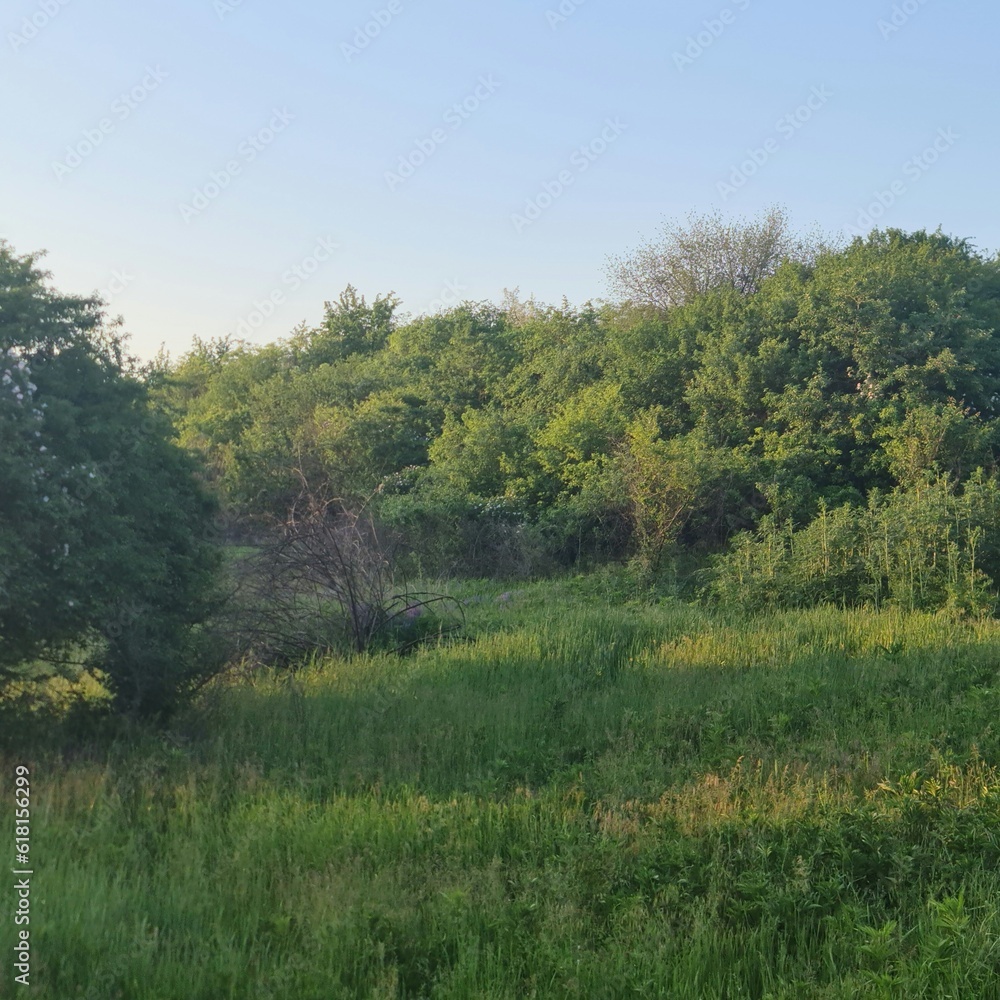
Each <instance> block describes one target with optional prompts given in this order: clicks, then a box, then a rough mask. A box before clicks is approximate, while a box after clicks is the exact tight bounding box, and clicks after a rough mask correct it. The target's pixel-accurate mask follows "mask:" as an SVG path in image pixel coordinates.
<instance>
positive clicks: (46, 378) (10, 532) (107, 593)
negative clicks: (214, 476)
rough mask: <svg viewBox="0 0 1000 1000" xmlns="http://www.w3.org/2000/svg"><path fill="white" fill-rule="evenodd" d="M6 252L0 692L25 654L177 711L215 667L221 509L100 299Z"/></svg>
mask: <svg viewBox="0 0 1000 1000" xmlns="http://www.w3.org/2000/svg"><path fill="white" fill-rule="evenodd" d="M38 258H39V255H38V254H29V255H26V256H18V255H16V254H15V253H14V252H13V250H12V249H11V248H10V247H9V246H8V245H7V244H5V243H4V244H0V356H2V361H0V383H2V390H0V684H2V683H4V682H10V681H11V680H12V679H16V678H20V677H24V676H26V672H25V669H24V665H25V664H26V663H28V662H29V661H38V660H41V661H44V662H45V663H47V664H49V666H50V668H51V667H52V665H53V664H58V663H60V662H65V661H67V660H73V661H75V662H77V663H79V664H80V665H86V666H88V667H89V668H90V669H92V670H94V671H97V672H99V673H100V675H101V677H102V678H103V680H104V682H105V683H106V685H107V686H108V687H109V689H110V691H111V693H112V694H113V695H114V698H115V703H116V705H117V707H118V708H119V709H121V710H123V711H128V712H132V713H135V714H138V715H145V716H151V715H157V714H160V713H163V712H167V711H169V710H170V709H171V708H172V707H173V706H174V705H175V704H176V703H177V700H178V699H179V698H180V697H182V696H183V695H184V694H185V693H186V692H187V691H189V690H191V688H192V687H193V686H194V685H195V684H197V683H198V682H199V681H200V680H202V679H204V678H205V677H206V676H207V675H209V674H211V673H212V672H213V671H214V669H215V665H216V662H217V661H214V660H213V659H212V657H211V656H207V655H206V649H205V646H204V643H203V641H202V640H203V639H204V633H203V632H202V631H201V626H202V625H203V623H204V622H205V620H206V618H207V617H208V614H209V612H210V610H211V607H212V601H211V598H212V595H213V592H214V585H215V572H216V568H217V565H218V556H217V552H216V549H215V547H214V546H213V545H212V544H211V541H210V536H211V532H212V530H213V521H212V518H213V513H214V507H213V504H212V502H211V501H210V500H209V498H208V496H207V495H206V493H205V492H204V491H203V489H202V487H201V486H200V485H199V482H198V479H197V469H196V466H195V465H194V463H193V461H192V460H191V459H190V458H189V456H188V455H187V454H186V453H184V452H183V451H181V450H180V449H179V448H178V447H177V446H176V445H174V443H173V442H172V440H171V433H172V432H171V428H170V425H169V423H168V422H167V420H166V419H165V418H164V417H163V416H161V415H158V414H157V413H156V412H155V411H154V410H153V408H152V407H151V405H150V400H149V390H148V387H147V386H146V384H145V382H144V381H143V379H142V377H141V375H142V373H141V371H140V370H139V369H138V368H137V367H136V366H135V364H134V362H132V361H130V359H128V358H127V357H126V355H125V351H124V340H123V338H122V336H121V335H120V334H119V332H118V331H117V330H116V328H114V327H113V326H108V325H107V324H106V323H105V321H104V315H103V312H102V303H101V302H100V301H99V300H97V299H84V298H76V297H72V296H64V295H60V294H59V293H58V292H57V291H55V290H54V289H53V288H52V287H51V286H50V285H49V284H48V281H47V279H48V277H49V275H48V274H47V273H46V272H44V271H41V270H40V269H39V268H38V267H37V261H38Z"/></svg>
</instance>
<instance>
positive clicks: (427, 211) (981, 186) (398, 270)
mask: <svg viewBox="0 0 1000 1000" xmlns="http://www.w3.org/2000/svg"><path fill="white" fill-rule="evenodd" d="M366 26H367V33H366ZM998 28H1000V10H998V8H997V7H996V6H995V5H994V4H987V3H986V2H985V0H967V2H958V3H952V4H945V3H944V2H943V0H923V2H920V0H903V2H900V3H896V2H893V0H889V2H879V0H843V2H841V3H838V4H835V5H834V4H821V5H803V4H793V3H791V2H789V0H772V2H770V3H764V2H763V0H731V2H729V3H723V2H721V0H709V2H702V0H697V2H692V3H688V4H685V5H677V6H675V7H672V8H671V9H664V7H663V6H662V5H659V4H652V3H639V2H628V0H626V2H623V3H619V4H614V5H612V4H611V3H609V2H607V0H582V2H581V0H512V2H508V3H506V4H504V5H502V6H501V5H481V6H480V5H471V4H460V3H457V2H454V0H422V2H415V0H391V2H389V0H367V2H360V3H359V2H354V0H345V2H342V3H340V4H337V5H336V6H334V5H330V6H327V5H324V4H320V3H317V2H315V0H298V2H294V3H290V4H284V5H278V4H274V3H267V2H265V0H241V2H237V0H177V2H175V3H172V4H170V5H169V6H168V5H162V6H157V7H155V8H152V9H149V8H147V7H145V6H142V5H132V4H126V3H124V2H123V0H106V2H104V3H101V4H96V3H94V2H93V0H10V2H8V3H7V4H6V5H5V6H4V11H3V13H2V14H0V30H2V35H3V37H2V38H0V46H2V51H3V58H2V59H0V81H2V84H3V92H4V94H5V96H6V100H5V102H4V105H5V119H6V120H5V123H4V124H5V139H6V143H5V147H6V154H5V155H4V156H3V157H2V159H0V171H2V190H3V192H4V198H3V201H2V205H0V238H3V239H6V240H8V241H9V242H10V243H11V244H12V245H13V247H14V249H15V250H16V251H17V252H20V253H25V252H28V251H33V250H41V249H45V250H47V251H48V256H47V258H46V261H45V266H46V267H47V268H48V269H49V270H51V271H52V274H53V280H54V283H55V284H56V286H57V287H58V288H59V289H60V290H62V291H66V292H76V293H80V294H89V293H91V292H94V291H99V292H102V293H103V294H104V295H105V297H107V298H110V312H111V313H112V314H121V315H122V316H123V318H124V320H125V328H126V329H127V330H128V331H129V332H130V333H131V335H132V343H133V348H134V349H135V350H136V351H137V353H139V354H140V355H141V356H143V357H146V358H149V357H151V356H152V355H153V354H155V353H156V351H157V350H158V348H159V347H160V345H161V344H165V345H166V347H167V349H168V350H169V351H170V352H171V353H172V354H174V355H175V356H176V355H178V354H180V353H183V352H184V351H185V350H186V349H187V348H188V347H189V346H190V344H191V341H192V339H193V338H194V337H195V336H197V337H201V338H206V339H207V338H211V337H218V336H223V335H226V334H230V335H234V334H238V333H243V334H248V336H247V339H249V340H251V341H253V342H257V343H263V342H265V341H270V340H275V339H277V338H279V337H283V336H286V335H287V334H288V333H289V332H290V331H291V330H292V329H293V328H294V327H295V326H296V325H297V324H298V323H300V322H302V321H306V322H309V323H315V322H317V321H318V320H319V318H320V317H321V315H322V311H323V303H324V301H325V300H329V299H335V298H336V297H337V295H338V294H339V292H340V291H341V290H342V289H343V288H344V287H345V286H346V285H347V284H348V283H350V284H353V285H355V286H356V287H357V288H358V289H359V291H361V292H362V293H363V294H365V295H366V296H367V297H368V298H369V299H371V298H374V297H375V295H377V294H379V293H387V292H389V291H394V292H395V293H396V294H397V295H399V296H400V298H401V299H402V309H403V311H405V312H409V313H412V314H420V313H423V312H426V311H433V310H435V309H437V308H440V307H441V306H447V305H449V304H453V303H454V302H457V301H458V300H460V299H471V300H486V299H488V300H492V301H496V302H499V301H500V299H501V297H502V293H503V290H504V288H514V287H519V288H520V292H521V295H522V296H523V297H527V296H529V295H534V296H535V297H536V298H538V299H539V300H541V301H544V302H559V301H560V300H561V299H562V298H563V297H564V296H565V297H567V298H568V299H569V300H570V301H571V302H574V303H582V302H584V301H586V300H588V299H598V298H601V297H605V296H607V295H608V287H607V284H606V278H605V273H606V261H607V257H608V256H609V255H616V254H621V253H623V252H625V251H627V250H628V249H630V248H632V247H634V246H636V245H637V244H639V243H640V242H642V241H643V240H644V239H646V238H650V237H654V236H655V235H656V232H657V230H658V229H659V227H660V226H661V225H662V223H663V221H664V219H665V218H682V217H683V216H685V215H686V214H687V213H689V212H692V211H694V212H708V211H713V210H716V209H718V210H720V211H721V212H723V213H724V214H726V215H734V216H747V217H752V216H754V215H756V214H758V213H759V212H761V211H762V210H764V209H766V208H767V207H768V206H770V205H772V204H781V205H784V206H785V207H786V208H787V209H788V211H789V213H790V215H791V217H792V219H793V220H794V222H795V223H796V225H797V226H798V227H800V228H802V229H804V230H808V229H812V228H814V227H818V228H820V229H822V230H823V231H826V232H829V233H831V234H839V235H843V236H849V235H850V234H851V231H852V229H855V230H856V229H861V228H864V229H867V228H869V226H868V223H870V222H871V223H875V224H878V225H880V226H896V227H900V228H903V229H935V228H937V227H938V226H941V227H942V228H943V229H944V230H945V231H946V232H948V233H950V234H952V235H955V236H959V237H966V238H969V239H970V240H971V241H972V242H973V243H974V244H976V245H977V246H978V247H980V248H982V249H984V250H987V251H991V252H992V251H993V250H995V249H997V248H998V247H1000V209H998V206H997V202H996V199H995V198H993V197H991V195H992V193H993V184H994V176H995V173H996V171H995V165H996V162H997V154H998V150H1000V139H998V137H997V132H996V129H995V128H992V127H990V125H989V122H990V121H991V117H992V115H993V113H994V112H993V107H992V102H993V100H994V98H995V95H996V94H997V91H998V88H997V82H998V76H1000V68H998V67H997V64H996V60H995V57H994V54H993V52H992V49H993V48H994V45H995V42H994V40H995V38H996V36H997V29H998ZM362 43H364V44H362ZM421 161H422V162H421ZM744 164H745V168H744V166H742V165H744ZM880 194H881V198H882V201H883V202H885V203H886V205H887V207H885V208H884V210H881V206H880V205H879V204H878V200H877V199H878V197H879V195H880ZM873 203H874V204H875V206H876V211H875V212H871V213H869V214H868V215H867V216H866V215H865V214H864V213H865V212H866V210H867V207H868V206H870V205H872V204H873ZM876 215H877V218H876ZM265 314H266V317H265Z"/></svg>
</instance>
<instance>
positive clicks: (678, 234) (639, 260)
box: [608, 207, 821, 309]
mask: <svg viewBox="0 0 1000 1000" xmlns="http://www.w3.org/2000/svg"><path fill="white" fill-rule="evenodd" d="M820 243H821V241H819V240H818V239H816V238H811V239H804V238H802V237H799V236H797V235H795V233H793V232H792V230H791V227H790V224H789V221H788V216H787V214H786V212H785V210H784V209H782V208H778V207H774V208H771V209H769V210H768V211H767V212H766V213H764V214H763V215H761V216H760V217H759V218H757V219H754V220H752V221H749V222H748V221H746V220H744V219H738V220H735V221H732V222H727V221H725V220H724V219H723V217H722V216H721V215H720V214H719V213H718V212H713V213H710V214H707V215H697V214H694V213H692V214H691V215H689V216H688V219H687V224H686V225H684V224H682V223H679V222H667V223H665V224H664V226H663V229H662V231H661V233H660V236H659V239H657V240H653V241H650V242H647V243H644V244H642V245H641V246H639V247H638V248H637V249H635V250H633V251H631V252H630V253H628V254H626V255H625V256H624V257H612V258H610V260H609V262H608V282H609V285H610V286H611V289H612V291H613V293H614V294H616V295H618V296H620V297H621V298H623V299H626V300H628V301H630V302H632V303H634V304H636V305H651V306H655V307H656V308H659V309H668V308H670V307H671V306H677V305H681V304H683V303H685V302H690V301H691V300H692V299H694V298H696V297H697V296H699V295H704V294H705V293H706V292H711V291H715V290H717V289H720V288H733V289H735V290H736V291H738V292H740V293H741V294H743V295H750V294H752V293H754V292H756V291H757V290H758V289H759V288H760V286H761V282H763V280H764V279H765V278H766V277H767V276H768V275H770V274H773V273H774V272H775V271H776V270H777V269H778V267H779V266H780V265H781V263H782V262H783V261H785V260H787V259H789V258H790V259H792V260H796V261H801V262H804V263H807V262H810V261H812V260H813V259H814V257H815V255H816V252H817V251H818V250H819V248H820Z"/></svg>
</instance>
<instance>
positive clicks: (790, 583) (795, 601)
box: [709, 476, 1000, 614]
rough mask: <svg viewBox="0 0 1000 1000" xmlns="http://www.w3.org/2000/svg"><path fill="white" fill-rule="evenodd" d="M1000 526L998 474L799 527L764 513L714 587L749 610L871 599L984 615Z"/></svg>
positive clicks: (925, 489)
mask: <svg viewBox="0 0 1000 1000" xmlns="http://www.w3.org/2000/svg"><path fill="white" fill-rule="evenodd" d="M998 529H1000V488H998V484H997V481H996V479H995V478H989V479H985V478H983V477H982V476H976V477H974V478H973V479H972V480H970V481H969V482H968V483H966V484H965V486H964V487H963V488H962V489H958V488H957V487H956V486H955V484H954V483H952V482H951V481H950V480H949V479H948V478H947V477H944V478H939V479H936V480H932V481H928V482H925V483H924V484H922V485H921V486H919V487H914V488H912V489H908V490H897V491H895V492H894V493H892V494H890V495H889V496H887V497H883V496H881V495H879V494H874V495H873V496H872V497H871V499H870V501H869V503H868V506H867V507H856V506H852V505H850V504H846V505H844V506H842V507H838V508H835V509H834V510H827V509H826V508H825V507H823V508H821V510H820V514H819V516H818V517H817V518H816V519H815V520H814V521H812V522H811V523H810V524H809V525H807V526H806V527H804V528H800V529H795V528H793V527H792V526H791V525H781V524H778V523H777V522H776V521H775V520H774V519H770V518H765V519H764V520H763V522H762V524H761V527H760V529H759V530H758V531H757V532H756V533H755V534H751V533H748V532H744V533H742V534H740V535H738V536H737V537H736V538H735V539H734V540H733V542H732V544H731V546H730V548H729V550H728V551H727V552H725V553H724V554H722V555H721V556H717V557H716V558H715V559H714V561H713V570H712V578H711V583H710V585H709V591H710V593H711V594H712V596H713V597H714V598H715V599H716V600H718V601H719V602H720V603H723V604H726V605H729V606H733V607H738V608H742V609H744V610H748V611H753V610H758V609H760V608H764V607H772V606H777V607H786V608H787V607H808V606H813V605H816V604H820V603H834V604H841V605H845V606H858V605H861V604H866V603H867V604H871V605H873V606H874V607H876V608H880V607H882V606H884V605H887V604H892V605H894V606H898V607H900V608H902V609H904V610H907V611H914V610H939V609H949V610H954V611H960V612H967V613H974V614H981V613H985V612H988V611H991V610H993V608H994V607H995V605H996V593H995V587H994V580H996V579H998V578H1000V577H998V574H1000V550H998V542H997V540H996V539H997V531H998Z"/></svg>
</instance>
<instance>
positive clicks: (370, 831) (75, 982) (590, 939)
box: [0, 583, 1000, 1000]
mask: <svg viewBox="0 0 1000 1000" xmlns="http://www.w3.org/2000/svg"><path fill="white" fill-rule="evenodd" d="M587 590H588V587H587V585H583V586H580V587H577V586H574V585H573V584H571V583H564V584H559V585H554V584H545V585H538V586H533V587H528V588H526V589H525V590H524V591H523V592H520V593H515V594H513V595H503V597H504V599H503V600H500V599H499V597H500V595H498V594H497V593H496V591H495V590H492V591H491V590H489V589H488V588H487V587H486V586H485V585H483V586H481V587H478V588H471V587H470V588H466V590H465V591H464V592H463V593H461V594H460V596H462V597H465V598H466V599H467V600H469V599H471V600H470V603H468V604H467V609H468V613H469V618H470V624H471V628H472V630H473V632H474V633H475V634H474V637H473V639H472V640H470V641H468V642H465V643H454V644H451V645H443V646H442V647H440V648H438V649H432V650H424V651H421V652H419V653H417V654H415V655H413V656H411V657H409V658H406V659H399V658H396V657H391V656H371V657H356V658H354V659H351V660H329V661H324V662H318V663H315V664H312V665H311V666H309V667H307V668H305V669H303V670H302V671H300V672H298V673H297V674H296V675H294V676H293V677H288V676H285V677H279V676H265V675H257V676H255V677H252V678H250V679H242V680H239V681H236V680H231V681H228V682H223V683H220V684H219V685H217V686H216V687H215V688H214V689H213V690H211V691H210V692H208V693H207V694H206V697H205V698H204V699H203V701H202V702H201V703H200V704H199V706H198V707H197V708H196V709H195V710H194V711H192V712H191V713H189V715H188V716H187V717H185V718H184V719H182V720H180V721H179V722H178V723H177V725H176V726H175V728H174V730H172V731H171V732H170V733H168V734H165V735H161V736H156V735H153V734H150V733H139V734H133V735H132V736H131V737H129V738H127V739H121V740H119V741H118V742H116V743H114V744H113V745H111V746H110V747H104V748H103V749H100V750H97V749H93V751H92V752H91V753H89V754H87V755H76V756H74V757H72V758H70V757H67V756H64V755H60V754H55V753H45V752H43V751H38V752H37V755H36V757H37V759H35V760H33V761H32V762H31V763H32V771H33V775H34V783H35V792H34V794H35V797H36V808H37V814H36V819H35V822H34V833H33V837H34V844H33V851H34V856H35V857H36V858H37V859H38V861H37V870H38V875H37V876H36V897H35V900H34V916H33V923H32V928H33V938H32V941H33V946H34V970H35V971H34V982H35V984H36V985H35V986H33V987H32V988H31V990H30V991H27V992H26V991H23V990H22V991H20V992H21V995H27V996H38V997H53V998H55V997H58V998H74V997H80V998H83V997H95V998H97V997H101V998H106V997H121V998H127V1000H133V998H135V1000H145V998H149V1000H152V998H164V1000H168V998H169V1000H174V998H177V997H181V996H183V997H190V998H195V1000H200V998H204V1000H217V998H224V997H234V998H236V997H239V998H247V997H254V998H257V997H260V998H275V1000H277V998H281V1000H285V998H291V997H295V998H313V997H315V998H324V1000H326V998H338V997H344V998H347V997H434V998H468V997H489V998H507V997H510V998H514V997H518V998H520V997H588V998H589V997H598V998H600V997H607V998H612V997H678V998H681V997H683V998H692V997H712V998H716V997H726V998H738V997H739V998H743V997H746V998H759V1000H763V998H771V1000H777V998H793V997H794V998H799V997H807V998H808V997H815V998H820V997H824V998H833V997H844V998H846V997H857V996H861V997H886V998H888V997H892V998H896V997H928V998H930V997H933V998H938V997H940V998H944V997H962V998H978V997H987V998H988V997H995V996H1000V987H998V982H1000V945H998V943H997V942H998V941H1000V903H998V900H1000V774H998V773H997V772H996V771H995V770H994V767H993V766H994V765H995V764H1000V735H998V731H997V721H996V720H997V717H998V713H997V709H998V703H1000V698H998V691H1000V677H998V668H1000V628H998V627H997V626H996V625H995V624H993V623H991V622H970V621H962V620H960V619H956V618H947V617H942V616H933V615H927V614H904V613H903V612H900V611H895V612H884V613H882V614H872V613H866V612H861V611H856V612H854V611H846V612H845V611H838V610H831V609H824V608H819V609H814V610H810V611H800V612H786V613H782V614H774V615H768V616H762V617H760V618H757V619H753V620H741V619H737V618H732V619H728V618H727V617H726V616H725V615H723V614H721V613H716V614H709V613H707V612H705V611H702V610H698V609H692V608H688V607H685V606H681V605H671V604H667V605H663V606H650V605H642V604H639V603H632V604H625V605H622V606H618V607H614V608H610V607H608V606H607V605H606V604H605V603H603V602H602V600H601V598H600V594H597V595H588V593H587ZM20 759H21V758H18V760H20ZM14 762H15V759H14V757H13V756H12V755H10V754H8V755H7V757H6V758H5V760H4V761H3V767H4V769H5V773H9V772H10V770H11V766H12V764H13V763H14ZM7 807H8V803H7V802H4V809H6V808H7ZM4 821H6V820H4ZM10 931H11V926H10V923H9V921H6V922H4V924H3V925H2V930H0V947H2V948H3V951H4V954H9V953H10V952H9V948H10V947H12V943H13V942H12V940H11V938H10ZM10 985H11V984H10V982H9V977H8V981H7V982H4V983H3V984H2V986H0V990H3V989H7V988H9V987H10Z"/></svg>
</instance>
